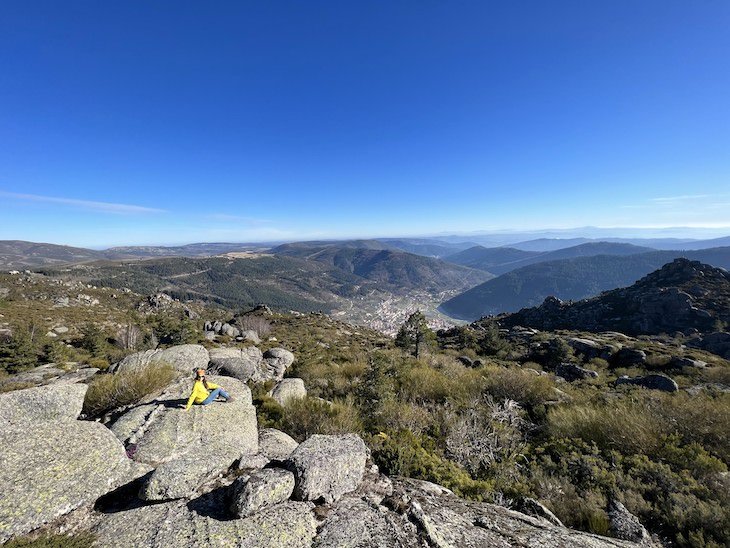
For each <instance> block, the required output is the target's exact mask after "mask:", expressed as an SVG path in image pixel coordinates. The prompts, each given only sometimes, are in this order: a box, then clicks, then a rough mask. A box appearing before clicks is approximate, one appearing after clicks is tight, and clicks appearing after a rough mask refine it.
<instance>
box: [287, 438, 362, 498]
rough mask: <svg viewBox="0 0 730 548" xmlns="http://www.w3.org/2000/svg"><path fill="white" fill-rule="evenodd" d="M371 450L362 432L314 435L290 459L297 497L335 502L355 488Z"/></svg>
mask: <svg viewBox="0 0 730 548" xmlns="http://www.w3.org/2000/svg"><path fill="white" fill-rule="evenodd" d="M368 456H369V451H368V449H367V447H366V446H365V444H364V443H363V441H362V440H361V439H360V437H359V436H356V435H355V434H347V435H345V436H323V435H314V436H312V437H310V438H308V439H307V440H305V441H304V442H303V443H301V444H300V445H299V447H297V448H296V449H295V450H294V452H293V453H292V454H291V455H290V456H289V459H288V460H287V468H289V469H290V470H291V471H292V472H293V473H294V477H295V479H296V487H295V488H294V498H295V499H297V500H312V501H316V500H320V499H321V500H324V501H325V502H334V501H336V500H338V499H339V498H340V497H341V496H342V495H344V494H345V493H349V492H350V491H354V490H355V489H356V488H357V486H358V485H359V484H360V481H361V480H362V477H363V474H364V473H365V462H366V460H367V458H368Z"/></svg>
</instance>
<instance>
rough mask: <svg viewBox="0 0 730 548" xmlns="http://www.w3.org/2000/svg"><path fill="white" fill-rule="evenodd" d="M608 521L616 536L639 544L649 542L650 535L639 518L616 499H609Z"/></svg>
mask: <svg viewBox="0 0 730 548" xmlns="http://www.w3.org/2000/svg"><path fill="white" fill-rule="evenodd" d="M608 521H609V528H610V530H611V532H612V533H613V534H614V536H615V537H616V538H620V539H623V540H630V541H631V542H638V543H640V544H651V535H649V532H648V531H647V530H646V529H645V528H644V526H643V525H642V524H641V522H640V521H639V519H638V518H637V517H636V516H635V515H633V514H632V513H631V512H629V511H628V510H627V509H626V507H625V506H624V505H623V504H621V503H620V502H619V501H617V500H612V501H611V504H610V506H609V508H608Z"/></svg>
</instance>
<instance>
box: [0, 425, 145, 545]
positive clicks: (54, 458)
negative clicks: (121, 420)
mask: <svg viewBox="0 0 730 548" xmlns="http://www.w3.org/2000/svg"><path fill="white" fill-rule="evenodd" d="M2 443H3V449H2V454H1V455H0V468H2V471H3V479H4V481H3V483H4V485H3V489H2V496H0V543H2V542H5V541H6V540H8V538H10V537H11V536H14V535H21V534H24V533H27V532H29V531H32V530H34V529H37V528H38V527H40V526H42V525H43V524H45V523H47V522H49V521H52V520H54V519H56V518H58V517H60V516H63V515H65V514H67V513H69V512H71V511H72V510H74V509H76V508H79V507H82V506H85V505H89V504H92V503H93V502H94V501H95V500H96V499H97V498H98V497H100V496H101V495H104V494H105V493H108V492H109V491H111V490H113V489H115V488H116V487H118V486H119V485H121V484H123V483H126V482H127V481H131V479H132V478H133V476H134V475H135V467H134V466H133V464H132V462H131V461H130V460H129V459H128V458H127V455H126V453H125V452H124V447H123V446H122V444H121V443H120V442H119V440H118V439H117V438H116V437H115V436H114V435H113V434H112V433H111V432H110V431H109V430H108V429H107V428H105V427H104V426H103V425H101V424H99V423H95V422H83V421H77V420H71V419H59V420H55V421H49V422H34V423H32V424H22V425H15V426H5V427H4V428H3V429H2Z"/></svg>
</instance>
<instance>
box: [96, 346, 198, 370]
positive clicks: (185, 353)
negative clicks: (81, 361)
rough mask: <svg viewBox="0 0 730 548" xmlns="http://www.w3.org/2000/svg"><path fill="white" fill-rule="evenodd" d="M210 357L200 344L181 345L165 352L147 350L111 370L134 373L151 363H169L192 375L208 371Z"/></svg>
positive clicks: (115, 365) (127, 358)
mask: <svg viewBox="0 0 730 548" xmlns="http://www.w3.org/2000/svg"><path fill="white" fill-rule="evenodd" d="M209 359H210V356H209V355H208V351H207V350H206V349H205V347H203V346H200V345H199V344H181V345H178V346H173V347H170V348H166V349H164V350H159V349H157V350H145V351H144V352H137V353H135V354H131V355H129V356H127V357H126V358H124V359H123V360H122V361H120V362H119V363H117V364H114V365H112V366H111V367H110V368H109V370H110V371H111V372H113V373H118V372H122V371H130V370H131V371H134V370H139V369H142V368H144V367H147V366H148V365H149V364H151V363H160V362H162V363H169V364H170V365H172V366H173V367H174V368H175V370H176V371H178V372H180V373H181V374H184V375H191V374H192V372H193V371H194V370H195V369H206V368H207V367H208V361H209Z"/></svg>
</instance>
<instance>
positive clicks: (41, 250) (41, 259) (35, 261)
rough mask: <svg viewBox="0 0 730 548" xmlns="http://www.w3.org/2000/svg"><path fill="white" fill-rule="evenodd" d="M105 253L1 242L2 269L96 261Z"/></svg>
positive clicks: (38, 244) (19, 241) (32, 243)
mask: <svg viewBox="0 0 730 548" xmlns="http://www.w3.org/2000/svg"><path fill="white" fill-rule="evenodd" d="M104 257H105V255H104V252H102V251H96V250H93V249H84V248H81V247H71V246H67V245H56V244H45V243H37V242H26V241H23V240H0V268H7V269H26V268H34V267H37V266H45V265H53V264H66V263H78V262H84V261H96V260H99V259H103V258H104Z"/></svg>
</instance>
